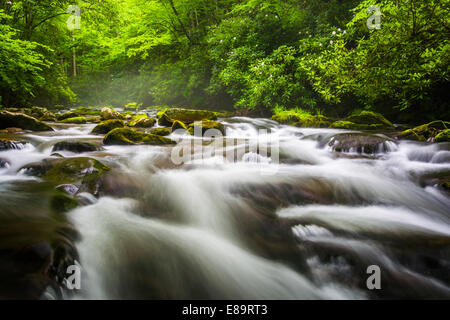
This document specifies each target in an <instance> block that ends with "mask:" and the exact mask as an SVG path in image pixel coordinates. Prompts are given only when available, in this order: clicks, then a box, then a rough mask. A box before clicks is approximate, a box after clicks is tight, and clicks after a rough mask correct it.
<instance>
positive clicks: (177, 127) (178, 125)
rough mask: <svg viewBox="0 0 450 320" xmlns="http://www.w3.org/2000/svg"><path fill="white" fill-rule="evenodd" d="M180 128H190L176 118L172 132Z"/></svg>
mask: <svg viewBox="0 0 450 320" xmlns="http://www.w3.org/2000/svg"><path fill="white" fill-rule="evenodd" d="M178 129H184V130H187V129H188V128H187V126H186V125H185V124H184V123H183V122H181V121H178V120H175V121H174V122H173V123H172V132H174V131H175V130H178Z"/></svg>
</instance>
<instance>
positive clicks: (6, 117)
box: [0, 111, 53, 131]
mask: <svg viewBox="0 0 450 320" xmlns="http://www.w3.org/2000/svg"><path fill="white" fill-rule="evenodd" d="M11 127H16V128H22V129H24V130H31V131H53V129H52V128H51V127H50V126H48V125H46V124H45V123H43V122H41V121H38V120H36V119H35V118H33V117H30V116H27V115H25V114H22V113H12V112H8V111H0V129H5V128H11Z"/></svg>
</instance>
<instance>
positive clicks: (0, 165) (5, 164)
mask: <svg viewBox="0 0 450 320" xmlns="http://www.w3.org/2000/svg"><path fill="white" fill-rule="evenodd" d="M10 165H11V164H10V163H9V161H8V160H6V159H2V158H0V169H3V168H8V167H9V166H10Z"/></svg>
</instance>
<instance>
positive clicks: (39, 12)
mask: <svg viewBox="0 0 450 320" xmlns="http://www.w3.org/2000/svg"><path fill="white" fill-rule="evenodd" d="M69 4H76V5H78V6H79V7H80V8H81V21H82V23H81V29H80V30H75V31H74V32H73V33H72V32H71V31H69V30H68V29H67V26H66V20H67V18H68V17H69V15H68V14H66V9H67V7H68V6H69ZM373 5H377V6H379V8H380V10H381V28H380V29H373V30H369V28H368V27H367V25H366V21H367V20H368V19H369V18H370V16H371V14H373V13H367V8H369V7H370V6H373ZM449 5H450V0H440V1H439V0H426V1H419V0H378V1H375V0H328V1H325V0H318V1H306V0H264V1H257V0H215V1H212V0H150V1H146V0H123V1H117V0H104V1H95V0H84V1H62V0H61V1H45V2H44V1H42V2H41V1H33V0H23V1H13V0H11V1H4V0H0V8H1V9H3V11H2V14H1V16H0V20H1V23H2V24H1V25H0V28H1V30H2V32H1V34H2V35H1V37H0V44H1V46H0V57H1V59H2V66H1V69H0V72H1V73H0V90H1V92H0V94H1V96H2V97H3V103H4V104H19V103H36V102H42V103H44V104H45V103H55V102H58V103H68V102H70V101H73V100H74V95H73V94H72V91H71V90H73V91H74V92H75V93H76V94H77V99H78V101H77V103H80V104H84V105H93V104H96V105H113V106H123V105H125V104H126V103H128V102H130V101H136V102H138V103H143V104H144V105H184V106H188V107H202V108H220V109H224V108H232V107H235V108H241V109H251V110H268V111H272V110H274V109H276V108H277V109H276V110H278V111H280V110H287V109H292V108H300V109H303V110H307V111H308V112H311V113H315V114H317V113H325V114H328V115H330V116H342V115H346V114H349V113H351V112H352V111H353V110H354V109H358V110H362V109H373V110H377V111H381V112H383V113H388V114H393V115H400V116H399V117H398V118H399V119H404V120H405V121H406V120H411V119H407V115H417V114H418V113H424V112H425V113H426V115H425V116H426V117H429V118H434V117H447V118H448V117H449V115H448V109H449V108H448V102H447V101H448V98H449V94H448V90H446V89H445V88H446V87H447V86H448V79H449V59H450V52H449V49H450V44H449V34H450V31H449V25H448V21H450V20H449V18H450V17H449V12H450V11H449V10H448V9H449ZM74 56H75V60H76V62H77V67H76V69H75V70H74V63H73V60H74ZM67 82H69V84H70V88H71V89H69V87H68V86H67ZM297 110H299V109H297Z"/></svg>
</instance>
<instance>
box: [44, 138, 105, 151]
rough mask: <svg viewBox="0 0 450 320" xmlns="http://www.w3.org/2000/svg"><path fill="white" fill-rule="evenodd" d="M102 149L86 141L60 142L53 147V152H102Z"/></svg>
mask: <svg viewBox="0 0 450 320" xmlns="http://www.w3.org/2000/svg"><path fill="white" fill-rule="evenodd" d="M100 150H102V147H100V146H97V145H95V144H93V143H90V142H85V141H60V142H58V143H56V144H55V145H54V146H53V149H52V152H56V151H70V152H75V153H82V152H93V151H100Z"/></svg>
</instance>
